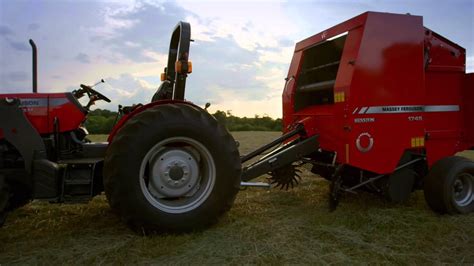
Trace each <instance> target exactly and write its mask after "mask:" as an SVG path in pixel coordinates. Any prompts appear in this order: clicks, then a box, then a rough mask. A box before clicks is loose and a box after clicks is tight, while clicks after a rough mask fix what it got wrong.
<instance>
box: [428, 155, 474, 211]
mask: <svg viewBox="0 0 474 266" xmlns="http://www.w3.org/2000/svg"><path fill="white" fill-rule="evenodd" d="M423 189H424V193H425V199H426V202H427V203H428V205H429V206H430V207H431V209H433V210H434V211H436V212H438V213H449V214H456V213H470V212H473V211H474V162H473V161H471V160H469V159H467V158H463V157H459V156H452V157H447V158H443V159H441V160H439V161H438V162H436V163H435V164H434V165H433V167H432V168H431V170H430V172H429V173H428V175H427V176H426V177H425V180H424V188H423Z"/></svg>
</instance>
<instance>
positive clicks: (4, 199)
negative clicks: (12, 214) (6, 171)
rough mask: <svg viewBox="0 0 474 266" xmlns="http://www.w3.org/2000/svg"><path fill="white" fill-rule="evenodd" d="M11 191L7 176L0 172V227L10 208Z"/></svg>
mask: <svg viewBox="0 0 474 266" xmlns="http://www.w3.org/2000/svg"><path fill="white" fill-rule="evenodd" d="M9 198H10V192H9V191H8V186H7V182H6V180H5V176H4V175H1V174H0V227H1V226H3V224H4V223H5V219H6V217H7V211H8V210H7V209H8V199H9Z"/></svg>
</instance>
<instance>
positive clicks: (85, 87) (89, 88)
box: [80, 84, 111, 103]
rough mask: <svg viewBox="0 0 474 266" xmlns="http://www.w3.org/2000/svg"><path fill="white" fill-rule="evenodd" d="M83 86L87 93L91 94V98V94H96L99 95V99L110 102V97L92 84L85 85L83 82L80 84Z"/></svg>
mask: <svg viewBox="0 0 474 266" xmlns="http://www.w3.org/2000/svg"><path fill="white" fill-rule="evenodd" d="M80 86H81V88H82V89H83V90H84V91H85V92H86V93H87V96H89V98H90V97H91V96H96V97H97V100H104V101H106V102H108V103H110V102H111V101H110V99H109V98H107V97H106V96H104V95H103V94H102V93H100V92H98V91H96V90H94V89H93V88H91V86H87V85H84V84H81V85H80Z"/></svg>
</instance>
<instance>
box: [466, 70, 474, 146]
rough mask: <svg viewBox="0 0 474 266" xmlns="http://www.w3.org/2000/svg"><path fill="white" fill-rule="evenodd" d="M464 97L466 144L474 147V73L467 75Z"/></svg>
mask: <svg viewBox="0 0 474 266" xmlns="http://www.w3.org/2000/svg"><path fill="white" fill-rule="evenodd" d="M464 80H465V83H464V91H463V99H464V128H465V129H466V138H465V140H466V144H467V145H466V146H467V148H468V149H474V73H469V74H466V75H465V79H464Z"/></svg>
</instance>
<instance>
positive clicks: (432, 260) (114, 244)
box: [0, 132, 474, 265]
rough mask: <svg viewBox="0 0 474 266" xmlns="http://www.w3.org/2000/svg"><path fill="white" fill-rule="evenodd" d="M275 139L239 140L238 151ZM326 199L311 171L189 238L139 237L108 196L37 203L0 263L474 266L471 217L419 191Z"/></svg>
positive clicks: (241, 202) (15, 219)
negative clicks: (430, 202) (399, 197)
mask: <svg viewBox="0 0 474 266" xmlns="http://www.w3.org/2000/svg"><path fill="white" fill-rule="evenodd" d="M276 136H278V133H271V132H270V133H268V132H237V133H235V137H236V139H237V140H239V141H240V143H241V150H242V153H245V152H246V151H248V150H250V149H251V148H252V147H254V146H257V145H260V144H262V143H266V142H268V141H269V140H270V139H272V138H274V137H276ZM97 138H99V139H100V138H102V139H103V136H102V137H101V136H99V137H96V138H95V140H97ZM468 156H473V154H472V153H471V154H468ZM472 158H474V156H473V157H472ZM327 192H328V183H327V182H326V181H323V180H321V179H319V178H315V177H314V176H312V175H311V174H310V173H309V172H307V171H305V175H304V178H303V182H302V184H301V185H299V186H298V187H297V188H295V189H294V190H290V191H280V190H278V189H273V190H265V189H247V190H244V191H241V192H240V193H239V195H238V197H237V200H236V202H235V205H234V207H233V208H232V209H231V211H230V212H229V213H228V214H227V215H226V216H224V217H223V218H222V219H221V220H220V222H219V223H218V224H217V225H215V226H213V227H212V228H209V229H208V230H206V231H204V232H199V233H193V234H184V235H166V234H164V235H147V236H139V235H137V234H135V233H134V232H132V231H131V230H129V229H128V228H127V227H126V226H125V225H123V224H122V223H121V222H120V220H119V219H118V218H117V217H116V216H115V215H114V214H112V213H111V211H110V209H109V207H108V204H107V202H106V200H105V197H104V196H98V197H96V198H94V200H92V201H91V202H90V203H89V204H79V205H50V204H47V203H42V202H33V203H31V204H29V205H27V206H25V207H23V208H21V209H18V210H16V211H15V212H14V213H12V214H11V215H10V216H9V217H8V220H7V223H6V224H5V226H4V227H3V228H1V229H0V264H2V265H3V264H5V265H9V264H103V263H106V264H151V263H153V264H158V263H166V264H176V263H179V264H211V263H212V264H248V263H252V264H254V263H256V264H310V263H311V264H325V263H331V264H332V263H335V264H347V263H350V264H366V263H372V264H379V263H390V264H439V263H455V264H473V263H474V226H473V225H474V213H473V214H470V215H464V216H439V215H437V214H435V213H433V212H432V211H431V210H429V208H428V206H427V205H426V204H425V201H424V198H423V192H421V191H420V192H416V193H414V194H413V195H412V196H411V198H410V200H409V201H408V202H407V203H406V204H403V205H394V204H390V203H386V202H384V201H383V200H381V199H380V198H378V197H377V196H374V195H371V194H367V193H361V194H358V195H348V196H346V197H345V198H344V199H342V201H341V204H340V205H339V207H338V209H337V210H336V211H334V212H329V211H328V207H327V206H328V202H327Z"/></svg>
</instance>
